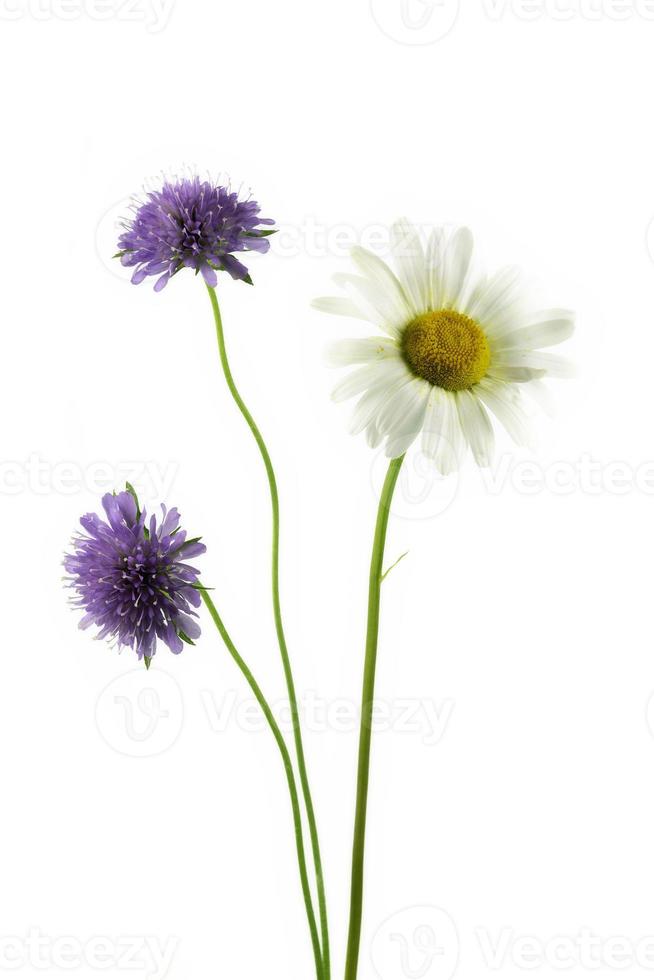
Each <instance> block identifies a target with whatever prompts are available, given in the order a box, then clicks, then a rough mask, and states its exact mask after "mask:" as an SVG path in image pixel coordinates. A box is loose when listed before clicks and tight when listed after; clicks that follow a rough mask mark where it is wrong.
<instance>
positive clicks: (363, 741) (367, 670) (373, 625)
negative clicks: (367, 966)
mask: <svg viewBox="0 0 654 980" xmlns="http://www.w3.org/2000/svg"><path fill="white" fill-rule="evenodd" d="M403 461H404V456H398V458H397V459H392V460H391V462H390V465H389V467H388V472H387V474H386V479H385V480H384V486H383V487H382V491H381V496H380V498H379V508H378V510H377V523H376V525H375V537H374V541H373V546H372V558H371V560H370V579H369V584H368V625H367V628H366V656H365V664H364V669H363V691H362V695H361V728H360V732H359V762H358V769H357V793H356V810H355V816H354V841H353V845H352V884H351V894H350V926H349V933H348V940H347V957H346V962H345V980H356V976H357V968H358V963H359V946H360V943H361V918H362V914H363V865H364V850H365V841H366V816H367V810H368V782H369V777H370V743H371V739H372V711H373V704H374V698H375V668H376V665H377V642H378V638H379V607H380V603H381V596H380V593H381V584H382V580H383V577H384V575H383V565H384V547H385V544H386V530H387V527H388V517H389V513H390V506H391V500H392V499H393V491H394V490H395V484H396V483H397V478H398V476H399V473H400V469H401V468H402V463H403Z"/></svg>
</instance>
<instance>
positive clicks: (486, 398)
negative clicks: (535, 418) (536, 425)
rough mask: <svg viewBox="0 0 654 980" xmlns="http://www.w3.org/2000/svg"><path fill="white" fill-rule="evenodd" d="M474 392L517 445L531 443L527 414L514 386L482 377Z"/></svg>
mask: <svg viewBox="0 0 654 980" xmlns="http://www.w3.org/2000/svg"><path fill="white" fill-rule="evenodd" d="M475 394H478V395H479V397H480V398H481V400H482V401H483V402H484V404H485V405H486V406H487V407H488V408H490V410H491V412H492V413H493V415H494V416H495V417H496V418H497V419H498V421H499V422H500V423H501V424H502V425H503V426H504V428H505V429H506V431H507V432H508V433H509V435H510V436H511V438H512V439H513V441H514V442H515V443H517V444H518V446H527V447H529V446H531V445H532V435H531V432H530V429H529V424H528V420H527V415H526V413H525V410H524V408H523V406H522V403H521V400H520V398H519V396H518V390H517V389H516V388H512V387H511V386H510V385H506V384H502V383H501V382H499V381H491V380H489V379H488V378H484V380H483V381H480V382H479V384H478V385H476V386H475Z"/></svg>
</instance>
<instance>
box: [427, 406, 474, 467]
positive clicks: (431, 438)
mask: <svg viewBox="0 0 654 980" xmlns="http://www.w3.org/2000/svg"><path fill="white" fill-rule="evenodd" d="M464 449H465V440H464V436H463V431H462V429H461V423H460V422H459V416H458V412H457V408H456V400H455V397H454V394H453V393H452V392H450V391H445V389H444V388H436V387H434V388H432V392H431V397H430V402H429V407H428V409H427V415H426V417H425V424H424V427H423V432H422V451H423V452H424V454H425V456H428V457H429V458H430V459H433V460H434V463H435V464H436V469H437V470H438V472H439V473H441V475H442V476H447V475H448V474H449V473H453V472H454V471H455V470H456V469H457V468H458V466H459V461H460V460H461V458H462V456H463V451H464Z"/></svg>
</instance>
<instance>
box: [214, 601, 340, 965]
mask: <svg viewBox="0 0 654 980" xmlns="http://www.w3.org/2000/svg"><path fill="white" fill-rule="evenodd" d="M198 591H199V592H200V595H201V596H202V598H203V599H204V602H205V605H206V607H207V609H208V610H209V613H210V614H211V618H212V619H213V621H214V623H215V624H216V628H217V630H218V632H219V633H220V636H221V637H222V640H223V643H224V644H225V646H226V647H227V649H228V651H229V653H230V654H231V656H232V659H233V660H234V661H235V663H236V665H237V667H238V668H239V670H240V671H241V673H242V674H243V676H244V677H245V679H246V681H247V682H248V684H249V686H250V689H251V691H252V693H253V694H254V696H255V698H256V699H257V702H258V703H259V707H260V708H261V710H262V711H263V714H264V716H265V718H266V721H267V722H268V725H269V726H270V730H271V731H272V733H273V736H274V738H275V741H276V742H277V746H278V748H279V751H280V753H281V757H282V762H283V763H284V770H285V772H286V779H287V782H288V790H289V793H290V796H291V807H292V810H293V825H294V828H295V846H296V848H297V859H298V865H299V868H300V881H301V883H302V895H303V897H304V905H305V908H306V911H307V919H308V922H309V932H310V933H311V944H312V946H313V955H314V960H315V964H316V977H317V980H325V974H324V971H323V963H322V953H321V949H320V939H319V936H318V926H317V924H316V916H315V913H314V910H313V902H312V899H311V888H310V886H309V876H308V874H307V862H306V855H305V852H304V837H303V834H302V813H301V810H300V799H299V795H298V791H297V784H296V782H295V772H294V769H293V763H292V760H291V756H290V753H289V751H288V748H287V746H286V742H285V740H284V736H283V735H282V733H281V730H280V728H279V725H278V724H277V721H276V719H275V716H274V714H273V712H272V709H271V707H270V705H269V704H268V701H267V700H266V698H265V697H264V694H263V692H262V690H261V688H260V687H259V685H258V684H257V682H256V680H255V678H254V675H253V673H252V671H251V670H250V668H249V667H248V665H247V664H246V663H245V661H244V660H243V658H242V657H241V655H240V654H239V652H238V650H237V649H236V647H235V646H234V643H233V641H232V638H231V637H230V635H229V633H228V632H227V628H226V627H225V624H224V623H223V621H222V619H221V617H220V614H219V612H218V610H217V609H216V607H215V605H214V603H213V601H212V599H211V597H210V596H209V594H208V592H206V591H205V589H203V588H202V586H201V585H200V586H199V588H198Z"/></svg>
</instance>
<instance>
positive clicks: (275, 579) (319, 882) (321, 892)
mask: <svg viewBox="0 0 654 980" xmlns="http://www.w3.org/2000/svg"><path fill="white" fill-rule="evenodd" d="M207 290H208V292H209V298H210V300H211V306H212V309H213V314H214V319H215V322H216V337H217V340H218V351H219V354H220V363H221V365H222V369H223V373H224V375H225V381H226V382H227V387H228V388H229V391H230V394H231V396H232V398H233V399H234V401H235V402H236V405H237V407H238V409H239V411H240V413H241V415H242V416H243V418H244V419H245V421H246V422H247V425H248V427H249V429H250V431H251V433H252V435H253V436H254V440H255V442H256V444H257V447H258V449H259V452H260V454H261V458H262V460H263V464H264V466H265V469H266V475H267V477H268V486H269V488H270V503H271V507H272V600H273V613H274V619H275V630H276V633H277V641H278V644H279V651H280V654H281V658H282V664H283V668H284V676H285V678H286V688H287V691H288V698H289V703H290V706H291V718H292V724H293V738H294V742H295V751H296V754H297V763H298V770H299V774H300V784H301V786H302V795H303V797H304V805H305V809H306V814H307V823H308V827H309V837H310V839H311V851H312V854H313V862H314V867H315V872H316V890H317V893H318V907H319V912H320V928H321V936H322V961H323V966H324V975H325V980H329V978H330V972H331V971H330V955H329V926H328V922H327V900H326V897H325V885H324V878H323V872H322V859H321V856H320V843H319V840H318V827H317V823H316V816H315V810H314V807H313V800H312V798H311V789H310V786H309V777H308V775H307V767H306V761H305V757H304V746H303V743H302V731H301V728H300V716H299V711H298V705H297V695H296V692H295V681H294V679H293V671H292V668H291V662H290V658H289V654H288V647H287V645H286V636H285V633H284V625H283V621H282V610H281V602H280V597H279V494H278V491H277V479H276V477H275V471H274V469H273V465H272V461H271V459H270V454H269V452H268V449H267V447H266V444H265V442H264V440H263V436H262V435H261V432H260V431H259V428H258V426H257V424H256V422H255V421H254V419H253V417H252V415H251V413H250V411H249V410H248V408H247V405H246V404H245V402H244V401H243V399H242V398H241V395H240V393H239V391H238V388H237V387H236V384H235V382H234V378H233V376H232V372H231V369H230V366H229V360H228V358H227V350H226V347H225V334H224V330H223V323H222V317H221V315H220V306H219V304H218V297H217V296H216V291H215V289H213V288H212V287H211V286H207Z"/></svg>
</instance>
